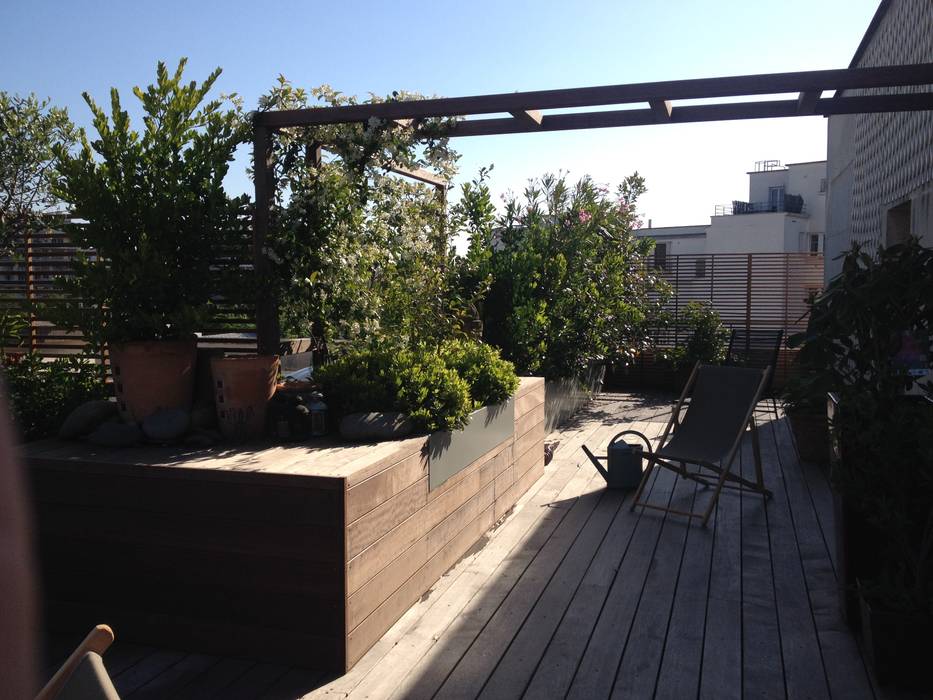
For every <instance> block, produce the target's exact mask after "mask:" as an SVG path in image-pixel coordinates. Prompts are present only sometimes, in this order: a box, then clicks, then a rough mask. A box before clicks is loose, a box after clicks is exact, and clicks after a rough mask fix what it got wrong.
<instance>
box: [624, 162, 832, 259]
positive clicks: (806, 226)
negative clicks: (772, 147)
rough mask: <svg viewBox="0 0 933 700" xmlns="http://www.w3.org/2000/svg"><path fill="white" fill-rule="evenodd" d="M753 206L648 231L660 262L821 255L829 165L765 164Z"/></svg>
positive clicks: (752, 188)
mask: <svg viewBox="0 0 933 700" xmlns="http://www.w3.org/2000/svg"><path fill="white" fill-rule="evenodd" d="M748 179H749V184H748V201H738V200H736V201H733V202H732V204H731V205H725V206H718V207H716V211H715V213H714V215H713V216H712V217H710V222H709V223H708V224H698V225H695V226H669V227H663V228H650V227H649V228H643V229H640V230H638V231H636V232H635V235H636V236H639V237H648V238H653V239H654V240H655V242H656V257H658V258H663V257H665V256H667V255H701V254H710V253H819V252H822V250H823V236H824V232H825V222H826V188H827V179H826V161H813V162H807V163H789V164H787V165H785V166H782V165H781V164H780V163H779V162H778V161H773V160H770V161H760V162H758V163H756V167H755V170H753V171H751V172H749V173H748Z"/></svg>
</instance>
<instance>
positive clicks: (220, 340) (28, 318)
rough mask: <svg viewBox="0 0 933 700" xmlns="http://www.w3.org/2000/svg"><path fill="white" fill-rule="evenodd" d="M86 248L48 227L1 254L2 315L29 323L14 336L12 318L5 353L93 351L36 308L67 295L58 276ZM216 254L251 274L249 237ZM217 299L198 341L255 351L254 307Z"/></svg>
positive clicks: (68, 270)
mask: <svg viewBox="0 0 933 700" xmlns="http://www.w3.org/2000/svg"><path fill="white" fill-rule="evenodd" d="M82 253H83V254H85V255H89V256H93V255H94V251H93V250H81V249H80V248H78V247H77V246H75V245H73V244H72V243H71V241H70V240H69V238H68V236H67V234H65V233H64V232H62V231H54V230H46V231H42V232H37V233H34V234H33V235H32V236H30V237H29V238H25V239H20V240H17V241H16V242H15V244H14V250H13V255H12V256H8V257H3V258H0V316H2V317H3V318H4V319H6V321H7V322H9V320H10V319H11V318H12V317H13V316H14V315H16V314H17V313H19V314H25V317H24V319H23V320H24V321H25V325H24V326H23V327H22V328H21V329H20V330H19V331H18V332H17V333H15V334H13V335H12V336H10V334H8V333H6V331H7V328H9V323H7V326H6V327H5V328H3V329H0V331H2V332H3V334H4V335H7V337H4V338H3V339H2V343H3V347H4V350H5V351H6V352H8V353H15V352H24V351H33V352H37V353H39V354H41V355H43V356H46V357H50V358H54V357H65V356H68V355H77V354H81V353H86V354H89V353H88V344H87V343H86V342H85V340H84V338H83V336H82V335H81V333H80V332H76V331H66V330H63V329H61V328H58V327H56V326H55V324H54V323H52V322H51V321H49V320H48V319H45V318H40V317H39V316H38V315H36V313H35V312H34V309H35V305H36V304H40V305H46V306H54V305H55V303H56V302H58V301H60V300H61V299H62V297H61V292H59V291H58V289H57V288H56V284H55V280H56V278H59V277H69V276H70V275H72V274H74V273H73V268H72V261H74V260H75V259H76V257H77V256H78V255H79V254H82ZM217 255H218V261H221V260H222V261H223V264H225V265H230V264H231V262H232V263H233V264H234V265H237V266H239V268H240V269H241V270H242V272H243V274H244V275H251V274H252V264H251V262H250V253H249V247H248V244H247V243H246V242H244V243H243V245H237V244H236V242H233V243H232V244H231V245H228V246H225V249H224V250H220V251H218V253H217ZM215 301H216V304H217V306H218V313H217V314H216V315H215V318H214V320H213V322H212V324H211V325H210V326H209V327H205V328H204V329H202V331H201V334H202V335H201V339H200V340H199V345H200V346H202V347H216V348H219V349H223V350H228V351H232V352H255V351H256V338H255V321H254V313H255V311H254V309H252V308H251V307H250V306H249V305H247V304H245V303H244V302H243V301H237V300H230V299H223V298H220V297H218V298H217V299H216V300H215ZM92 357H93V355H92ZM96 359H99V358H96Z"/></svg>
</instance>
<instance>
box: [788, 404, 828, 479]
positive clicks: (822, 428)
mask: <svg viewBox="0 0 933 700" xmlns="http://www.w3.org/2000/svg"><path fill="white" fill-rule="evenodd" d="M787 418H788V420H789V421H790V427H791V430H793V431H794V439H795V440H796V441H797V451H798V452H799V454H800V459H802V460H803V461H804V462H810V463H811V464H819V465H824V466H825V465H826V464H827V463H828V462H829V447H830V446H829V421H828V420H827V419H826V414H825V413H808V412H802V411H788V412H787Z"/></svg>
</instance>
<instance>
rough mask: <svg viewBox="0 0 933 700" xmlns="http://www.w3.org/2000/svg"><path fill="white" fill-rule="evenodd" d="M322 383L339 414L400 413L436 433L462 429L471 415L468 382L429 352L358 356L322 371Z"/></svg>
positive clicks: (372, 350) (386, 349)
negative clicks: (436, 431) (360, 412)
mask: <svg viewBox="0 0 933 700" xmlns="http://www.w3.org/2000/svg"><path fill="white" fill-rule="evenodd" d="M316 379H317V381H318V382H319V383H320V385H321V388H322V390H323V392H324V396H325V398H326V400H327V402H328V404H329V405H330V406H332V407H333V408H334V409H335V410H336V412H337V414H338V415H346V414H348V413H356V412H359V411H400V412H402V413H406V414H407V415H408V416H410V417H411V419H412V420H413V421H414V423H415V426H416V428H418V429H420V430H426V431H434V430H454V429H456V428H461V427H463V426H464V425H465V424H466V419H467V416H468V415H469V414H470V406H471V404H470V392H469V387H468V385H467V383H466V382H465V381H464V380H463V379H461V378H460V376H459V375H458V374H457V372H456V371H455V370H453V369H450V368H448V367H447V365H446V364H444V360H443V359H442V358H441V356H440V355H439V354H438V353H437V352H436V351H432V350H429V349H427V348H425V347H416V348H411V349H409V348H405V349H400V348H395V347H392V346H371V347H369V348H366V349H363V350H357V351H353V352H350V353H347V354H345V355H342V356H341V357H339V358H337V359H335V360H334V361H332V362H330V363H328V364H326V365H324V366H323V367H321V368H320V369H318V370H317V373H316Z"/></svg>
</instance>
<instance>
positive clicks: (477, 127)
mask: <svg viewBox="0 0 933 700" xmlns="http://www.w3.org/2000/svg"><path fill="white" fill-rule="evenodd" d="M797 105H798V103H797V100H768V101H765V102H739V103H726V104H708V105H689V106H683V107H673V108H672V109H671V115H670V119H669V120H668V121H667V123H670V124H687V123H690V122H710V121H732V120H737V119H774V118H779V117H797V116H801V115H800V113H799V112H798V107H797ZM920 110H933V92H919V93H910V94H899V95H866V96H859V97H835V98H822V99H820V100H819V101H818V103H817V105H816V107H815V110H814V114H817V115H822V116H826V117H828V116H831V115H833V114H861V113H870V112H910V111H920ZM657 123H658V122H657V114H656V112H655V111H654V110H652V109H618V110H611V111H603V112H581V113H575V114H546V115H545V116H544V118H543V119H542V120H541V125H540V126H537V127H530V126H527V125H525V124H521V123H518V121H517V120H515V119H508V118H505V119H498V118H494V119H471V120H468V121H461V122H457V124H455V125H453V126H452V127H451V128H450V130H449V131H448V134H447V135H448V136H450V137H457V136H492V135H496V134H520V133H528V132H539V131H570V130H576V129H605V128H609V127H620V126H647V125H650V124H657Z"/></svg>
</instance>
